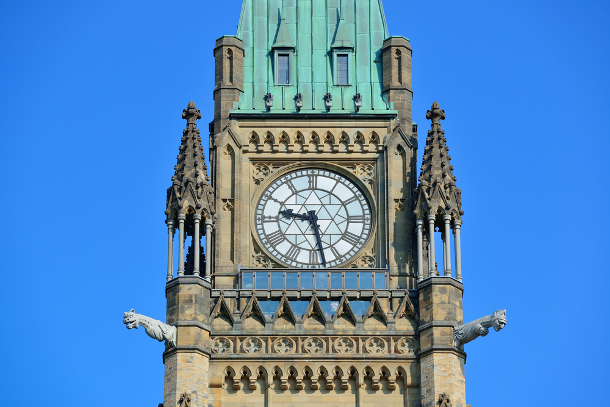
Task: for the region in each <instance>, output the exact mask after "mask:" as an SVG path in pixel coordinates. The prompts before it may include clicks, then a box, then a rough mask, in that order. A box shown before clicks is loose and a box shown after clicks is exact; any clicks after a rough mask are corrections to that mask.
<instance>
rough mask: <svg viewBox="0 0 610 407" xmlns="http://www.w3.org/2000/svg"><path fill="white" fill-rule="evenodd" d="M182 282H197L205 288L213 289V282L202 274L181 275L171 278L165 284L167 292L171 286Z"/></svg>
mask: <svg viewBox="0 0 610 407" xmlns="http://www.w3.org/2000/svg"><path fill="white" fill-rule="evenodd" d="M180 284H197V285H200V286H202V287H203V288H207V289H208V290H211V289H212V283H211V282H210V281H209V280H206V279H205V278H203V277H200V276H180V277H174V278H173V279H172V280H169V281H168V282H167V283H166V284H165V292H166V293H167V291H168V290H169V289H170V288H173V287H175V286H177V285H180Z"/></svg>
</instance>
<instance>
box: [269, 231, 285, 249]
mask: <svg viewBox="0 0 610 407" xmlns="http://www.w3.org/2000/svg"><path fill="white" fill-rule="evenodd" d="M283 240H284V235H282V232H280V231H279V230H276V231H275V232H273V233H271V234H268V235H267V241H268V242H269V245H270V246H277V245H278V244H280V243H281V242H282V241H283Z"/></svg>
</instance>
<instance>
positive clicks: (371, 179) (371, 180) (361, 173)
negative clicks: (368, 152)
mask: <svg viewBox="0 0 610 407" xmlns="http://www.w3.org/2000/svg"><path fill="white" fill-rule="evenodd" d="M348 168H349V169H350V171H351V172H352V173H353V174H354V175H356V176H357V177H358V178H360V179H361V180H362V182H364V183H365V184H366V186H367V187H369V188H370V189H373V186H374V184H375V167H374V166H373V165H372V164H355V165H350V166H348Z"/></svg>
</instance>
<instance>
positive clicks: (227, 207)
mask: <svg viewBox="0 0 610 407" xmlns="http://www.w3.org/2000/svg"><path fill="white" fill-rule="evenodd" d="M234 208H235V207H234V205H233V199H230V198H229V199H223V200H222V210H223V211H225V212H231V211H232V210H233V209H234Z"/></svg>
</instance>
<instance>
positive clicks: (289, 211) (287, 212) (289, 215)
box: [280, 209, 309, 220]
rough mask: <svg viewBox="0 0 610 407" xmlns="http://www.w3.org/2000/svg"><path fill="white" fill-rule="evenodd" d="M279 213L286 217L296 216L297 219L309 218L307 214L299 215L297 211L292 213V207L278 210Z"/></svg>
mask: <svg viewBox="0 0 610 407" xmlns="http://www.w3.org/2000/svg"><path fill="white" fill-rule="evenodd" d="M280 215H282V216H284V217H286V218H297V219H304V220H309V215H299V214H298V213H293V212H292V209H286V210H285V211H280Z"/></svg>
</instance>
